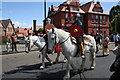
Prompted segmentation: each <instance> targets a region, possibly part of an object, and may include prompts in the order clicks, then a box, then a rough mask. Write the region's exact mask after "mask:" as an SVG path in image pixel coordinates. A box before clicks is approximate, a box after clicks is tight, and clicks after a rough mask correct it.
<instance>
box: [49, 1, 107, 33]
mask: <svg viewBox="0 0 120 80" xmlns="http://www.w3.org/2000/svg"><path fill="white" fill-rule="evenodd" d="M66 4H67V5H66ZM79 4H80V3H79V2H70V1H67V2H64V3H63V4H60V5H59V6H58V7H53V5H51V8H49V11H48V17H49V18H51V20H52V22H51V23H52V24H54V25H55V27H57V28H62V29H65V28H66V27H67V26H68V27H70V26H71V25H72V24H73V23H74V22H75V20H74V17H75V14H78V13H79V14H80V19H81V21H82V23H83V27H84V32H85V33H86V34H91V33H92V32H93V33H94V34H96V32H98V33H99V32H100V33H102V34H104V33H105V32H106V33H109V14H107V13H106V12H105V11H104V10H103V8H102V7H101V5H100V2H97V3H95V2H93V1H91V2H88V3H86V4H84V5H82V6H79ZM68 5H69V6H70V12H71V13H72V15H73V16H72V18H71V20H69V17H70V15H69V10H68V8H67V6H68Z"/></svg>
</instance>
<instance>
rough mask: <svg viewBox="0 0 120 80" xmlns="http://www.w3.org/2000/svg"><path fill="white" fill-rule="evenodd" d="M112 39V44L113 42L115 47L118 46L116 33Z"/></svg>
mask: <svg viewBox="0 0 120 80" xmlns="http://www.w3.org/2000/svg"><path fill="white" fill-rule="evenodd" d="M113 39H114V42H115V47H116V46H118V39H119V35H118V33H115V34H114V35H113Z"/></svg>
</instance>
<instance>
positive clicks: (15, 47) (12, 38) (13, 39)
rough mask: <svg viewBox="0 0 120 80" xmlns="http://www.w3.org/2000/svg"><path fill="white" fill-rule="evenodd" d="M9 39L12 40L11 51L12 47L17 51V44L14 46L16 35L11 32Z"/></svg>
mask: <svg viewBox="0 0 120 80" xmlns="http://www.w3.org/2000/svg"><path fill="white" fill-rule="evenodd" d="M11 40H12V51H14V49H15V51H17V46H16V44H17V42H16V41H17V35H16V34H14V33H13V35H12V36H11Z"/></svg>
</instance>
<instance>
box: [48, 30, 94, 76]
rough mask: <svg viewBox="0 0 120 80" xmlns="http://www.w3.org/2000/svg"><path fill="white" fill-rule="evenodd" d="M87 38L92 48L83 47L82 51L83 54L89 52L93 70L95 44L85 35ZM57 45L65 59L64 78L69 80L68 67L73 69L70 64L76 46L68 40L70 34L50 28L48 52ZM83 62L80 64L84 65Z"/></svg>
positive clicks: (90, 37)
mask: <svg viewBox="0 0 120 80" xmlns="http://www.w3.org/2000/svg"><path fill="white" fill-rule="evenodd" d="M86 37H87V38H89V40H90V42H91V43H92V45H93V46H89V45H85V46H84V51H85V53H86V52H88V51H90V53H91V54H92V63H91V67H90V68H91V69H94V67H95V57H96V55H95V51H96V42H95V39H94V38H93V37H92V36H90V35H86ZM57 43H59V44H60V45H61V47H62V50H63V55H64V56H65V57H66V59H67V61H68V62H67V70H66V75H65V77H64V78H70V65H71V67H72V68H74V67H73V66H72V64H71V60H72V58H73V57H74V56H75V55H76V52H77V45H76V44H74V43H72V41H71V38H70V33H68V32H66V31H64V30H61V29H57V28H52V29H50V30H49V31H48V50H49V51H53V49H54V47H55V45H56V44H57ZM84 61H85V60H82V63H84Z"/></svg>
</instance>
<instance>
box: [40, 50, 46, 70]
mask: <svg viewBox="0 0 120 80" xmlns="http://www.w3.org/2000/svg"><path fill="white" fill-rule="evenodd" d="M44 60H45V52H44V51H42V65H41V66H40V69H42V70H43V69H44V68H45V62H44Z"/></svg>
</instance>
